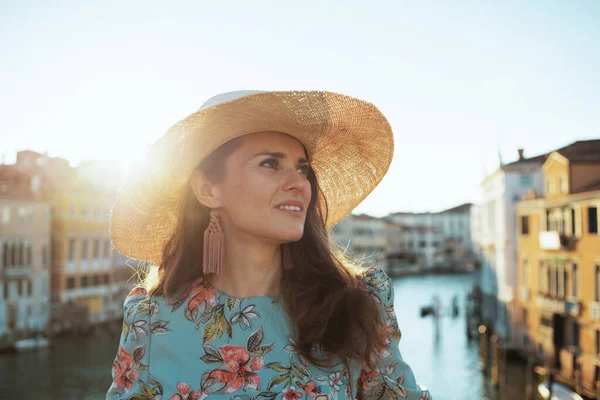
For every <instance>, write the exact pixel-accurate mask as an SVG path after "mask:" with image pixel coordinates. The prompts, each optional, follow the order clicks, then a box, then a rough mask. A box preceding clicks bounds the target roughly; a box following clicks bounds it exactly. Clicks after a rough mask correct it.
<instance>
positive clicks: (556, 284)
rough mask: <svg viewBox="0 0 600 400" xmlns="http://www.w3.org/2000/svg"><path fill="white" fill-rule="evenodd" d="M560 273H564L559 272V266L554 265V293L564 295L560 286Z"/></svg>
mask: <svg viewBox="0 0 600 400" xmlns="http://www.w3.org/2000/svg"><path fill="white" fill-rule="evenodd" d="M560 275H562V274H559V271H558V267H557V266H554V295H555V296H562V294H561V291H560V289H559V286H560V281H559V279H560Z"/></svg>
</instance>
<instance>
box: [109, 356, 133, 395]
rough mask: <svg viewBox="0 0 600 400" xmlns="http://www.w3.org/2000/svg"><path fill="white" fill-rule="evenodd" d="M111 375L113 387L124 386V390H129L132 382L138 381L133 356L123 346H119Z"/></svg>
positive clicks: (120, 387)
mask: <svg viewBox="0 0 600 400" xmlns="http://www.w3.org/2000/svg"><path fill="white" fill-rule="evenodd" d="M112 376H113V384H114V386H115V388H117V389H123V388H124V389H125V392H129V391H131V389H132V388H133V383H134V382H137V381H138V378H139V373H138V370H137V369H135V368H134V364H133V356H132V355H131V354H130V353H129V352H127V350H125V349H124V348H123V346H119V354H118V355H117V358H116V359H115V361H114V362H113V367H112Z"/></svg>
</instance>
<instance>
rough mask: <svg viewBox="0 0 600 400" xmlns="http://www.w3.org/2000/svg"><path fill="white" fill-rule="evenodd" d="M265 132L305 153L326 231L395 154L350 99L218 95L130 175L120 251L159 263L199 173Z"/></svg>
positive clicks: (117, 225) (120, 203)
mask: <svg viewBox="0 0 600 400" xmlns="http://www.w3.org/2000/svg"><path fill="white" fill-rule="evenodd" d="M262 131H277V132H282V133H286V134H288V135H290V136H293V137H295V138H296V139H298V140H299V141H300V142H301V143H302V144H303V145H304V146H305V147H306V149H307V150H308V153H309V159H310V162H311V167H312V168H313V170H314V172H315V174H316V176H317V179H318V181H319V185H320V188H321V191H322V193H321V194H320V196H322V197H324V198H325V200H326V201H327V205H328V210H329V214H328V216H327V221H325V223H326V225H327V226H328V227H331V226H333V225H335V224H336V223H337V222H338V221H340V220H341V219H342V218H344V217H345V216H346V215H348V214H349V213H350V212H351V211H352V210H353V209H354V208H355V207H356V206H357V205H358V204H359V203H360V202H361V201H362V200H363V199H364V198H365V197H367V195H368V194H369V193H371V191H372V190H373V189H374V188H375V187H376V186H377V184H379V182H380V181H381V179H382V178H383V176H384V175H385V173H386V172H387V170H388V168H389V165H390V163H391V161H392V155H393V152H394V141H393V135H392V130H391V127H390V124H389V123H388V121H387V120H386V118H385V117H384V116H383V114H382V113H381V112H380V111H379V110H378V109H377V108H376V107H375V106H373V105H372V104H370V103H368V102H365V101H362V100H358V99H355V98H353V97H349V96H346V95H342V94H337V93H331V92H322V91H286V92H257V91H237V92H229V93H224V94H220V95H217V96H215V97H212V98H211V99H209V100H208V101H207V102H206V103H204V104H203V105H202V107H201V108H200V109H199V110H198V111H197V112H195V113H193V114H191V115H190V116H188V117H187V118H185V119H183V120H182V121H179V122H178V123H176V124H175V125H173V126H172V127H171V128H170V129H169V130H168V131H167V133H166V134H165V135H164V136H163V137H161V138H160V139H159V140H157V141H156V142H155V143H154V144H153V145H152V146H151V148H150V149H149V150H148V153H147V154H146V155H145V157H144V158H143V159H142V160H141V161H140V162H138V163H137V164H136V165H135V166H134V167H133V169H132V171H131V172H130V174H129V175H128V177H127V178H126V180H125V182H124V184H123V186H122V187H121V189H120V190H119V193H118V196H117V199H116V202H115V204H114V206H113V209H112V213H111V220H110V237H111V240H112V242H113V245H114V246H115V248H116V249H117V250H118V251H119V252H121V253H122V254H124V255H126V256H128V257H131V258H133V259H137V260H146V261H153V262H158V263H160V262H161V259H162V249H163V246H164V245H165V243H166V242H167V240H168V239H169V238H170V237H171V235H172V234H173V230H174V229H175V226H176V223H177V213H178V210H179V206H180V204H181V201H182V199H183V196H184V193H185V190H186V185H188V180H189V177H190V176H191V174H192V171H193V170H194V168H195V167H196V166H197V165H198V164H199V163H200V162H201V161H202V160H203V159H204V158H205V157H206V156H207V155H208V154H210V153H211V152H212V151H214V150H215V149H217V148H218V147H219V146H221V145H222V144H224V143H225V142H227V141H229V140H231V139H234V138H237V137H239V136H242V135H245V134H249V133H254V132H262Z"/></svg>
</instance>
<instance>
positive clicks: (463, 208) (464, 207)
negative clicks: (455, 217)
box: [440, 203, 473, 214]
mask: <svg viewBox="0 0 600 400" xmlns="http://www.w3.org/2000/svg"><path fill="white" fill-rule="evenodd" d="M471 207H473V203H464V204H461V205H460V206H456V207H452V208H449V209H447V210H444V211H442V212H441V213H440V214H442V213H452V214H462V213H467V212H469V211H471Z"/></svg>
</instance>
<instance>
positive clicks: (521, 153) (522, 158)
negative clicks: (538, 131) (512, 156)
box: [519, 149, 525, 161]
mask: <svg viewBox="0 0 600 400" xmlns="http://www.w3.org/2000/svg"><path fill="white" fill-rule="evenodd" d="M524 151H525V150H523V149H519V161H523V160H524V159H525V157H523V152H524Z"/></svg>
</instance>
